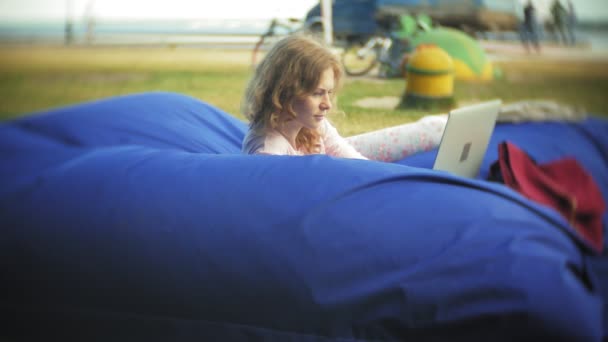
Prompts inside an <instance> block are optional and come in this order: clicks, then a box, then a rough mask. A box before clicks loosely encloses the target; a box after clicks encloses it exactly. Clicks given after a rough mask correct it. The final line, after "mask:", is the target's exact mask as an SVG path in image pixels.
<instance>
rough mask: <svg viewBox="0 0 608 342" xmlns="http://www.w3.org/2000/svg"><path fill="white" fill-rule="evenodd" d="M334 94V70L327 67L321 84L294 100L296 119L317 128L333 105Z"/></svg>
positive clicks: (309, 126) (307, 126) (310, 127)
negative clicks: (309, 92)
mask: <svg viewBox="0 0 608 342" xmlns="http://www.w3.org/2000/svg"><path fill="white" fill-rule="evenodd" d="M333 95H334V70H333V69H332V68H327V69H325V71H323V73H322V74H321V79H320V80H319V84H318V85H317V87H316V88H315V90H313V92H312V93H311V94H308V95H305V96H303V97H301V98H297V99H295V100H294V102H293V110H294V111H295V112H296V114H297V115H296V121H297V122H298V123H300V124H301V125H302V126H303V127H306V128H309V129H317V128H318V127H319V126H320V125H321V123H322V122H323V120H325V117H326V116H327V113H328V112H329V110H330V109H331V107H332V104H331V100H332V97H333Z"/></svg>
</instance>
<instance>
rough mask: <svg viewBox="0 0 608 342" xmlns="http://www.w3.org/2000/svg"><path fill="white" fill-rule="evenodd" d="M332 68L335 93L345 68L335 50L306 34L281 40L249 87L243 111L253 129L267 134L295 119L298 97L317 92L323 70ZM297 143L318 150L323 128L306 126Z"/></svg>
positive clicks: (266, 58)
mask: <svg viewBox="0 0 608 342" xmlns="http://www.w3.org/2000/svg"><path fill="white" fill-rule="evenodd" d="M328 68H332V69H333V72H334V82H335V87H336V89H335V90H334V93H335V91H336V90H337V89H338V88H339V86H340V85H341V80H342V75H343V72H342V66H341V64H340V61H339V60H338V58H337V57H336V56H335V55H334V54H333V53H332V52H331V50H329V49H328V48H327V47H326V46H324V45H323V44H322V43H320V42H319V41H317V40H315V39H313V38H310V37H306V36H302V35H291V36H288V37H287V38H284V39H282V40H280V41H278V42H277V43H276V44H275V45H274V46H273V47H272V48H271V49H270V51H268V53H267V54H266V56H265V57H264V59H263V60H262V62H261V63H260V64H259V65H258V66H257V68H256V70H255V73H254V75H253V77H252V78H251V80H250V81H249V84H248V85H247V88H246V90H245V94H244V97H243V101H242V105H241V111H242V113H243V115H244V116H245V117H246V118H247V119H249V122H250V123H249V125H250V129H252V130H253V131H255V132H257V133H260V134H264V133H266V132H268V131H269V130H272V129H276V128H277V127H278V126H279V125H281V123H282V122H285V121H287V120H293V119H295V118H296V117H297V113H296V112H295V111H294V110H293V102H294V100H295V99H298V98H301V97H304V96H306V95H309V94H311V93H312V92H314V91H315V89H316V87H317V86H318V85H319V82H320V79H321V74H322V73H323V72H324V71H325V70H327V69H328ZM333 101H334V102H335V98H334V99H333ZM334 107H335V103H334ZM280 113H287V114H288V117H287V118H285V117H280V116H279V114H280ZM296 144H297V147H298V148H299V149H300V150H303V151H304V152H306V153H316V152H318V148H319V144H320V135H319V132H318V131H316V130H311V129H308V128H306V127H304V128H302V129H301V130H300V132H299V133H298V135H297V137H296Z"/></svg>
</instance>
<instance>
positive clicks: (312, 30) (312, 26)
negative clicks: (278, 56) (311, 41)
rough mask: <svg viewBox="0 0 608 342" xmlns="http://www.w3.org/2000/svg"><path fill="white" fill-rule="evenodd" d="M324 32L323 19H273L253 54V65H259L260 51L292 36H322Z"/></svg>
mask: <svg viewBox="0 0 608 342" xmlns="http://www.w3.org/2000/svg"><path fill="white" fill-rule="evenodd" d="M322 32H323V23H322V21H321V18H316V17H315V18H311V19H310V20H307V21H302V20H300V19H298V18H288V19H287V20H280V19H277V18H275V19H272V20H271V21H270V25H269V26H268V29H266V32H265V33H263V34H262V35H261V36H260V39H259V40H258V41H257V43H256V44H255V46H254V48H253V52H252V54H251V65H252V66H253V67H255V66H256V65H257V63H258V55H259V53H260V51H263V50H267V49H268V48H269V47H270V46H271V45H272V44H274V43H275V42H277V41H278V40H280V39H281V38H283V37H286V36H287V35H290V34H296V33H300V34H307V35H315V36H317V35H320V34H321V33H322Z"/></svg>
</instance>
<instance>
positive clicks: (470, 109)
mask: <svg viewBox="0 0 608 342" xmlns="http://www.w3.org/2000/svg"><path fill="white" fill-rule="evenodd" d="M501 104H502V101H501V100H493V101H488V102H482V103H479V104H475V105H471V106H466V107H461V108H458V109H454V110H452V111H450V113H449V115H448V122H447V124H446V126H445V131H444V132H443V136H442V137H441V142H440V144H439V150H438V151H437V157H436V158H435V164H434V165H433V170H443V171H448V172H451V173H453V174H456V175H459V176H462V177H467V178H475V177H477V175H478V174H479V169H480V167H481V162H482V161H483V157H484V156H485V154H486V150H487V149H488V143H489V142H490V137H491V136H492V132H493V131H494V126H495V125H496V118H497V117H498V111H499V110H500V106H501Z"/></svg>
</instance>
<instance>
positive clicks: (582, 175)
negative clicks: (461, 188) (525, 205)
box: [498, 142, 606, 253]
mask: <svg viewBox="0 0 608 342" xmlns="http://www.w3.org/2000/svg"><path fill="white" fill-rule="evenodd" d="M498 148H499V159H498V164H499V168H500V172H501V175H502V178H503V181H504V183H505V184H506V185H507V186H509V187H510V188H512V189H514V190H516V191H518V192H520V193H521V194H523V195H524V196H526V197H527V198H529V199H531V200H533V201H536V202H538V203H540V204H543V205H546V206H549V207H551V208H554V209H555V210H557V211H558V212H559V213H560V214H561V215H562V216H563V217H564V218H565V219H566V220H567V221H568V222H569V223H570V225H572V227H574V229H575V231H576V232H577V233H578V234H579V236H580V237H582V238H583V239H584V240H585V241H587V242H588V243H589V245H591V246H592V247H593V249H595V250H596V251H597V252H598V253H601V251H602V249H603V244H604V237H603V235H604V234H603V229H602V216H603V215H604V211H605V209H606V204H605V202H604V199H603V197H602V193H601V192H600V190H599V187H598V186H597V184H596V183H595V181H594V179H593V177H592V176H591V175H590V174H589V173H588V172H587V171H586V170H585V169H584V168H583V167H582V166H581V165H580V164H579V163H578V161H576V160H575V159H574V158H569V157H568V158H563V159H559V160H556V161H552V162H549V163H545V164H537V163H536V162H534V160H532V158H530V156H528V155H527V154H526V153H525V152H524V151H522V150H521V149H519V148H518V147H517V146H515V145H514V144H513V143H510V142H503V143H501V144H500V145H499V147H498Z"/></svg>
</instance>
